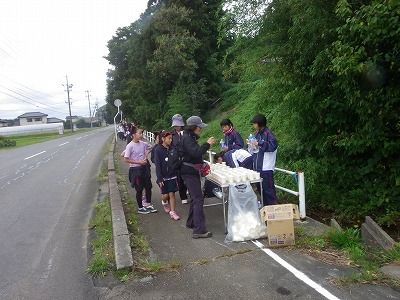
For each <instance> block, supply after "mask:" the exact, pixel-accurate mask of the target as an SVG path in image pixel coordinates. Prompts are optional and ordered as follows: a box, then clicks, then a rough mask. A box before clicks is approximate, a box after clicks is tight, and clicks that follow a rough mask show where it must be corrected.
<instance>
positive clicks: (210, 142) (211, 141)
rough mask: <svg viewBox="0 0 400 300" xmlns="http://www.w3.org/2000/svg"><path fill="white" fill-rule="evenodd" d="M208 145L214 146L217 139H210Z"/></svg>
mask: <svg viewBox="0 0 400 300" xmlns="http://www.w3.org/2000/svg"><path fill="white" fill-rule="evenodd" d="M207 143H209V144H210V145H214V144H215V138H214V137H210V138H208V140H207Z"/></svg>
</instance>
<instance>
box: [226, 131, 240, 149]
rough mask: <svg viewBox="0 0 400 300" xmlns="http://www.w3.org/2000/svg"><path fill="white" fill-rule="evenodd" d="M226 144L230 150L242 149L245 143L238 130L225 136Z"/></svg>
mask: <svg viewBox="0 0 400 300" xmlns="http://www.w3.org/2000/svg"><path fill="white" fill-rule="evenodd" d="M225 144H226V146H227V147H228V151H229V150H235V149H242V148H243V145H244V143H243V139H242V137H241V136H240V134H239V132H237V131H236V130H233V131H232V132H231V133H230V134H227V135H226V136H225Z"/></svg>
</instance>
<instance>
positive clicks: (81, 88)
mask: <svg viewBox="0 0 400 300" xmlns="http://www.w3.org/2000/svg"><path fill="white" fill-rule="evenodd" d="M146 5H147V0H101V1H100V0H69V1H65V0H1V3H0V119H14V118H17V117H18V116H19V115H22V114H24V113H26V112H36V111H37V112H42V113H45V114H48V117H56V118H60V119H65V117H66V116H68V115H69V111H68V104H66V103H65V102H67V100H68V97H67V92H66V91H65V90H66V87H65V86H66V76H68V81H69V83H70V84H73V87H72V89H71V92H70V98H71V102H72V105H71V110H72V115H78V116H89V101H88V98H87V93H86V92H85V91H86V90H88V91H90V93H89V95H90V103H91V107H92V108H93V107H94V105H95V103H96V101H97V102H98V104H99V107H100V106H102V105H104V104H105V97H106V78H107V77H106V72H107V69H108V68H109V67H110V66H109V65H108V62H107V60H105V59H104V58H103V56H106V55H107V54H108V49H107V47H106V45H107V41H108V40H110V39H111V38H112V36H113V35H115V32H116V30H117V28H118V27H124V26H128V25H130V24H131V23H132V22H134V21H136V20H137V19H139V16H140V14H141V13H143V12H144V11H145V9H146ZM63 84H64V86H63Z"/></svg>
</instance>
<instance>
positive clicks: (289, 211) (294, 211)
mask: <svg viewBox="0 0 400 300" xmlns="http://www.w3.org/2000/svg"><path fill="white" fill-rule="evenodd" d="M260 213H261V219H262V220H263V221H269V220H280V219H295V220H299V219H300V211H299V207H298V205H296V204H280V205H268V206H264V207H263V208H262V209H260Z"/></svg>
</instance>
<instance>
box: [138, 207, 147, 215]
mask: <svg viewBox="0 0 400 300" xmlns="http://www.w3.org/2000/svg"><path fill="white" fill-rule="evenodd" d="M137 212H138V213H139V214H149V213H150V212H149V211H148V210H147V209H146V208H144V207H141V208H139V209H138V211H137Z"/></svg>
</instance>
